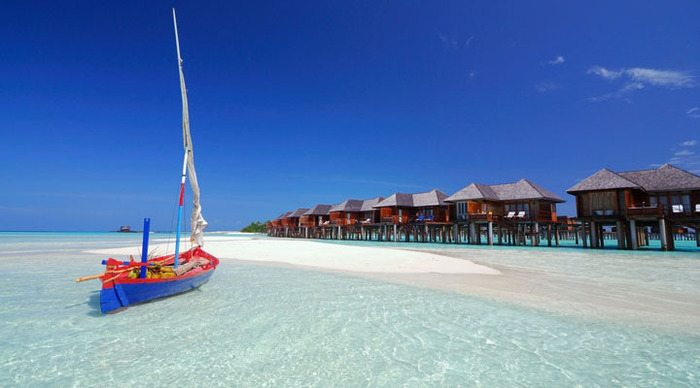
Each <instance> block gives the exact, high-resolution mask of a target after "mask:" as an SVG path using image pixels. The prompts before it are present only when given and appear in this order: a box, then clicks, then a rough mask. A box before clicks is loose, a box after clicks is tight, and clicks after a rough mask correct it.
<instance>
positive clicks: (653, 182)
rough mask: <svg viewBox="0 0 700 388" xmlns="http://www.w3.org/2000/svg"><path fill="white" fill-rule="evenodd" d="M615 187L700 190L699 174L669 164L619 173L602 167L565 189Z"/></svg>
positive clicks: (603, 188) (653, 189) (573, 191)
mask: <svg viewBox="0 0 700 388" xmlns="http://www.w3.org/2000/svg"><path fill="white" fill-rule="evenodd" d="M617 189H641V190H644V191H672V190H700V176H697V175H695V174H693V173H690V172H688V171H685V170H683V169H680V168H678V167H676V166H673V165H670V164H664V165H663V166H661V167H659V168H656V169H649V170H639V171H628V172H619V173H616V172H613V171H610V170H608V169H606V168H604V169H602V170H600V171H598V172H596V173H595V174H593V175H591V176H590V177H588V178H586V179H584V180H582V181H581V182H579V183H577V184H576V185H574V186H573V187H572V188H570V189H569V190H566V191H567V192H568V193H570V194H573V193H577V192H581V191H595V190H617Z"/></svg>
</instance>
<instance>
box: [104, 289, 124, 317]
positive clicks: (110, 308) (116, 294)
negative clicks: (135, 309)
mask: <svg viewBox="0 0 700 388" xmlns="http://www.w3.org/2000/svg"><path fill="white" fill-rule="evenodd" d="M128 306H129V299H128V298H127V297H126V294H125V293H124V290H123V289H122V286H121V285H119V284H115V285H114V286H112V287H108V288H107V287H102V291H100V310H101V311H102V314H109V313H114V312H117V311H119V310H122V309H125V308H127V307H128Z"/></svg>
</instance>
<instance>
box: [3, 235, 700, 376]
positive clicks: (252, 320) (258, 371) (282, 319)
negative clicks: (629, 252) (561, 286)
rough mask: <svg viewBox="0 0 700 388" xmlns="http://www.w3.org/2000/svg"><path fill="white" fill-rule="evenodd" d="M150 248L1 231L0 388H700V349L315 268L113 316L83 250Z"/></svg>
mask: <svg viewBox="0 0 700 388" xmlns="http://www.w3.org/2000/svg"><path fill="white" fill-rule="evenodd" d="M139 239H140V236H139V235H118V234H44V235H41V234H6V233H0V252H3V253H2V254H1V255H0V271H1V273H2V274H3V281H2V286H1V287H0V306H1V307H2V308H1V309H0V322H1V323H2V324H1V325H0V345H1V346H0V386H66V385H78V386H91V385H92V386H94V385H108V384H114V383H118V384H120V385H128V386H137V385H139V386H142V385H149V386H151V385H153V386H172V385H174V384H178V385H180V386H212V385H223V386H231V385H237V386H256V387H257V386H300V385H301V386H307V385H320V386H357V385H372V386H374V385H383V386H387V385H388V386H397V385H406V386H459V385H461V386H486V387H493V386H574V385H581V386H615V385H624V386H698V385H700V337H696V336H689V335H681V334H668V333H661V332H657V331H653V330H647V329H639V328H633V327H629V326H625V325H616V324H613V323H603V322H591V321H583V320H578V319H575V318H570V317H564V316H558V315H553V314H549V313H544V312H541V311H536V310H530V309H526V308H522V307H516V306H512V305H509V304H504V303H497V302H493V301H490V300H485V299H480V298H474V297H468V296H464V295H460V294H452V293H446V292H438V291H431V290H425V289H419V288H413V287H408V286H400V285H395V284H387V283H382V282H377V281H370V280H366V279H360V278H355V277H350V276H344V275H338V274H329V273H323V272H313V271H305V270H299V269H290V268H276V267H270V266H258V265H252V264H239V263H235V264H234V263H230V262H229V263H227V262H223V263H222V265H221V266H220V267H219V269H217V273H216V274H215V275H214V277H213V278H212V280H211V281H210V282H209V283H207V284H206V285H205V286H203V287H202V288H201V289H200V290H198V291H194V292H190V293H188V294H184V295H181V296H178V297H175V298H169V299H165V300H161V301H157V302H153V303H149V304H144V305H140V306H136V307H133V308H130V309H128V310H126V311H124V312H121V313H119V314H115V315H109V316H102V315H100V314H99V312H98V311H99V307H98V293H97V290H98V288H99V283H98V282H91V283H81V284H75V283H74V282H73V280H72V279H73V278H75V277H77V276H81V275H87V274H92V273H96V272H99V270H100V269H101V268H100V265H99V260H100V259H102V258H101V257H97V256H95V255H90V254H84V253H80V251H81V250H83V249H87V248H99V247H108V246H121V245H137V244H138V243H139Z"/></svg>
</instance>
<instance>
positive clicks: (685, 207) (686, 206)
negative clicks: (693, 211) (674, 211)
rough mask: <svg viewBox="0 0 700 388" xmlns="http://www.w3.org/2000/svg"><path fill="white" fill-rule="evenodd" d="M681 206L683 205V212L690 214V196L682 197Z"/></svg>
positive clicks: (684, 195)
mask: <svg viewBox="0 0 700 388" xmlns="http://www.w3.org/2000/svg"><path fill="white" fill-rule="evenodd" d="M681 204H682V205H683V211H684V212H685V213H690V195H688V194H683V195H682V196H681Z"/></svg>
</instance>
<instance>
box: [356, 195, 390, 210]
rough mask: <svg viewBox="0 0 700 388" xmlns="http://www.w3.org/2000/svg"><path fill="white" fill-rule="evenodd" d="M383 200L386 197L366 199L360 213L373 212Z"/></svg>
mask: <svg viewBox="0 0 700 388" xmlns="http://www.w3.org/2000/svg"><path fill="white" fill-rule="evenodd" d="M383 200H384V197H376V198H372V199H365V200H364V201H362V207H360V211H361V212H371V211H372V210H375V209H374V206H375V205H376V204H378V203H379V202H381V201H383Z"/></svg>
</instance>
